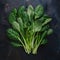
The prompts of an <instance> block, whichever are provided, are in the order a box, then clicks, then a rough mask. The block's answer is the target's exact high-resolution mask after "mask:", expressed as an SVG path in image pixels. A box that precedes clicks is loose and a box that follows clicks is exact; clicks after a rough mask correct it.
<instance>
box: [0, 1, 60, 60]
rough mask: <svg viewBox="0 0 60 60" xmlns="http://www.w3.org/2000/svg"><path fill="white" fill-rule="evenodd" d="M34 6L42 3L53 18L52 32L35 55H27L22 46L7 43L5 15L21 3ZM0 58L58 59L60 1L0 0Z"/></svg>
mask: <svg viewBox="0 0 60 60" xmlns="http://www.w3.org/2000/svg"><path fill="white" fill-rule="evenodd" d="M29 4H31V5H33V6H34V7H35V6H36V5H38V4H42V5H43V6H44V8H45V12H46V13H47V14H48V15H49V16H51V17H52V18H53V20H52V22H51V24H50V25H51V27H52V28H53V30H54V33H53V34H52V35H51V36H49V37H48V44H47V45H45V46H43V47H40V48H39V50H38V54H37V55H34V56H33V55H27V54H26V53H25V52H24V50H23V49H22V48H18V49H15V48H13V47H11V46H10V45H9V41H8V40H9V39H8V38H7V36H6V29H7V28H9V24H8V22H7V16H8V14H9V12H10V11H11V9H12V8H14V7H16V8H17V7H19V6H21V5H24V6H28V5H29ZM0 60H60V1H59V0H28V1H26V0H0Z"/></svg>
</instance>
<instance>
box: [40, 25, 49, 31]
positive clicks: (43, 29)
mask: <svg viewBox="0 0 60 60" xmlns="http://www.w3.org/2000/svg"><path fill="white" fill-rule="evenodd" d="M48 29H49V25H45V26H43V27H42V29H41V31H42V32H43V31H46V30H48Z"/></svg>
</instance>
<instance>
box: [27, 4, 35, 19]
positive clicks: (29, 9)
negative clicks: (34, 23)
mask: <svg viewBox="0 0 60 60" xmlns="http://www.w3.org/2000/svg"><path fill="white" fill-rule="evenodd" d="M27 14H28V16H29V18H31V17H33V15H34V9H33V7H32V5H29V6H28V8H27Z"/></svg>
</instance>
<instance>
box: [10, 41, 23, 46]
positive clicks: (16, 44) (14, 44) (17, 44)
mask: <svg viewBox="0 0 60 60" xmlns="http://www.w3.org/2000/svg"><path fill="white" fill-rule="evenodd" d="M10 44H11V45H12V46H13V47H20V46H22V45H21V44H19V43H15V42H11V43H10Z"/></svg>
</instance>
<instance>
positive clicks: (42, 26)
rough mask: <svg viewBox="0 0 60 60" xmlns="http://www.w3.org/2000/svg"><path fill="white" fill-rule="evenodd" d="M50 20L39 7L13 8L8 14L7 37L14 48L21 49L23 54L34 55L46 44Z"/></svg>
mask: <svg viewBox="0 0 60 60" xmlns="http://www.w3.org/2000/svg"><path fill="white" fill-rule="evenodd" d="M51 20H52V19H51V18H50V17H49V16H48V15H46V14H44V8H43V6H41V5H38V6H36V8H33V7H32V5H29V6H28V7H27V8H25V7H24V6H20V7H19V8H18V9H16V8H14V9H13V10H12V11H11V13H10V14H9V17H8V21H9V23H10V25H11V28H9V29H7V35H8V37H9V38H10V39H11V42H10V44H12V45H13V46H14V47H20V46H21V47H23V48H24V50H25V52H26V53H28V54H30V53H32V54H36V53H37V50H38V48H39V46H41V45H43V44H46V43H47V38H46V37H47V36H48V35H50V34H51V33H52V31H53V30H52V29H51V28H50V26H49V22H50V21H51Z"/></svg>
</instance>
